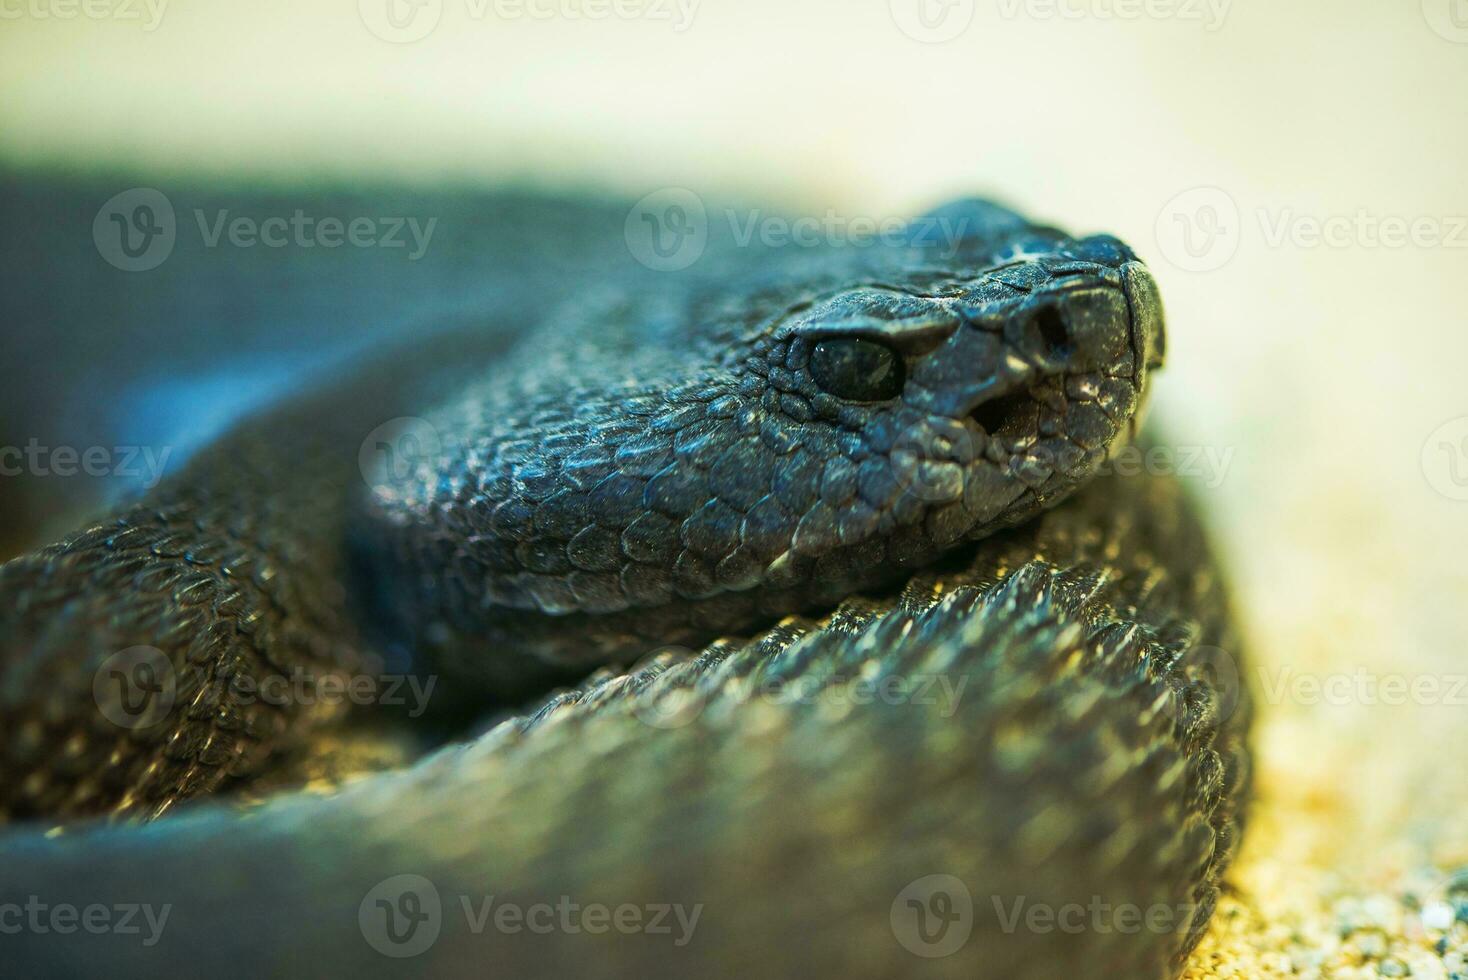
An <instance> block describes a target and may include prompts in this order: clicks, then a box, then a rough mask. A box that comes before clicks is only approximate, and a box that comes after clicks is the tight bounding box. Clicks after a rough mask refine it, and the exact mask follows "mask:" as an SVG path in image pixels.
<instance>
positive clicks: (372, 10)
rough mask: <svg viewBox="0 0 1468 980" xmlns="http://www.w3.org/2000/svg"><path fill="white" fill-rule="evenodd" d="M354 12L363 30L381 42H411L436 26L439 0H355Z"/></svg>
mask: <svg viewBox="0 0 1468 980" xmlns="http://www.w3.org/2000/svg"><path fill="white" fill-rule="evenodd" d="M357 13H358V14H359V15H360V16H361V18H362V23H363V24H366V25H367V29H368V30H369V31H371V32H372V33H373V34H375V35H377V36H378V37H380V38H382V39H383V40H384V41H389V42H391V43H393V44H412V43H413V42H414V41H421V40H423V39H424V38H425V37H427V36H428V35H429V34H432V33H433V29H434V28H435V27H437V26H438V20H439V18H440V17H442V16H443V0H357Z"/></svg>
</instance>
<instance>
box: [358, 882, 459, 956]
mask: <svg viewBox="0 0 1468 980" xmlns="http://www.w3.org/2000/svg"><path fill="white" fill-rule="evenodd" d="M357 925H358V926H360V927H361V929H362V938H363V939H366V940H367V945H369V946H371V947H372V948H373V949H375V950H377V951H378V952H379V953H381V954H382V955H383V956H390V957H392V958H393V959H406V958H407V957H409V956H417V955H418V954H420V953H423V952H426V951H427V950H428V948H429V947H430V946H432V945H433V944H434V943H436V942H437V941H438V934H439V931H440V930H441V929H442V928H443V903H442V902H441V901H440V900H439V897H438V889H437V888H435V887H434V885H433V882H431V881H429V880H428V879H427V878H425V877H423V876H422V875H393V876H392V877H391V878H384V879H383V880H382V881H379V882H378V883H377V884H376V885H374V886H373V887H372V890H371V891H369V892H368V893H367V895H366V897H365V898H363V899H362V904H361V905H359V906H358V907H357Z"/></svg>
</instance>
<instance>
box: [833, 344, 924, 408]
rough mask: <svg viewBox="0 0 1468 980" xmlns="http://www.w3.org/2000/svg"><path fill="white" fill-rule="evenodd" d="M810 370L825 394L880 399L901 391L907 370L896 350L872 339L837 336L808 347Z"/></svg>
mask: <svg viewBox="0 0 1468 980" xmlns="http://www.w3.org/2000/svg"><path fill="white" fill-rule="evenodd" d="M810 373H811V377H813V378H815V382H816V384H818V385H820V386H821V389H822V390H824V391H825V392H827V393H828V394H832V395H835V396H836V397H837V398H845V399H848V400H850V401H855V402H881V401H887V400H888V399H892V398H896V397H897V396H898V395H900V394H902V386H903V384H905V383H906V381H907V372H906V370H905V368H904V367H903V363H902V358H901V357H899V356H898V354H897V352H896V351H894V350H893V349H892V348H890V347H887V346H886V345H884V344H879V343H877V342H876V341H873V340H861V339H859V338H856V337H838V338H834V339H832V340H823V341H821V342H820V343H818V344H816V345H815V347H813V348H811V352H810Z"/></svg>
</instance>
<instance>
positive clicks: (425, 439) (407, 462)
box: [357, 415, 443, 493]
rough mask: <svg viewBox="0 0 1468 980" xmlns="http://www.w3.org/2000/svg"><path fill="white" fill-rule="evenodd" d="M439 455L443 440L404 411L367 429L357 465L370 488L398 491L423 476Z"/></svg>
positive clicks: (436, 432)
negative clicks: (404, 413)
mask: <svg viewBox="0 0 1468 980" xmlns="http://www.w3.org/2000/svg"><path fill="white" fill-rule="evenodd" d="M442 455H443V440H442V439H440V438H439V436H438V430H437V429H436V428H434V427H433V424H432V423H431V422H428V421H426V420H424V419H420V418H414V417H412V416H408V415H405V416H402V417H401V418H395V419H393V420H391V421H389V422H384V423H382V424H381V425H379V426H378V427H377V428H375V429H373V430H372V431H371V432H369V433H367V438H366V439H363V440H362V446H361V448H359V449H358V450H357V466H358V468H359V469H361V471H362V479H363V480H366V481H367V486H369V487H371V488H372V489H373V490H374V491H376V492H378V493H398V492H401V491H403V490H405V489H406V488H408V487H409V486H411V485H413V484H414V483H415V482H418V481H420V480H422V479H426V477H427V473H428V472H430V471H431V469H432V468H433V467H434V466H436V465H437V462H438V460H439V459H440V457H441V456H442Z"/></svg>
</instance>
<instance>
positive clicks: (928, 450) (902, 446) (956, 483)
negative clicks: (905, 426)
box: [891, 419, 977, 504]
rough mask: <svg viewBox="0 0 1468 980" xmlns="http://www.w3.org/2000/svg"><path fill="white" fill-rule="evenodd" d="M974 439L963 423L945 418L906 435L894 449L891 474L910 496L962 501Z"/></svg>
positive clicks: (933, 501)
mask: <svg viewBox="0 0 1468 980" xmlns="http://www.w3.org/2000/svg"><path fill="white" fill-rule="evenodd" d="M976 457H977V451H976V449H975V447H974V437H973V435H972V434H971V433H970V432H969V431H968V429H966V428H965V427H964V426H963V424H962V423H960V422H957V421H955V420H953V419H943V420H941V421H935V422H933V423H932V424H930V425H927V426H924V427H922V428H921V429H919V430H913V431H909V432H906V433H904V434H903V435H902V436H901V438H900V439H899V440H898V442H897V444H896V445H895V446H893V447H892V456H891V459H892V472H893V475H894V476H896V478H897V482H898V484H900V485H901V486H902V487H903V488H904V489H905V490H907V492H908V493H910V494H912V495H914V496H915V497H917V498H918V499H919V500H922V501H925V502H927V503H930V504H943V503H950V502H952V501H956V500H962V499H963V491H964V482H965V481H966V479H967V477H968V472H969V467H970V466H972V465H973V462H974V459H975V458H976Z"/></svg>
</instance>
